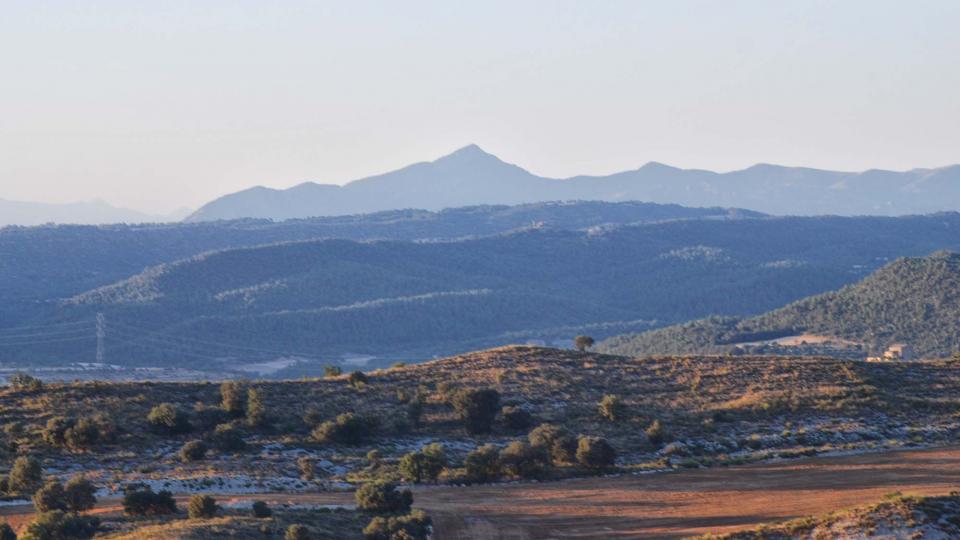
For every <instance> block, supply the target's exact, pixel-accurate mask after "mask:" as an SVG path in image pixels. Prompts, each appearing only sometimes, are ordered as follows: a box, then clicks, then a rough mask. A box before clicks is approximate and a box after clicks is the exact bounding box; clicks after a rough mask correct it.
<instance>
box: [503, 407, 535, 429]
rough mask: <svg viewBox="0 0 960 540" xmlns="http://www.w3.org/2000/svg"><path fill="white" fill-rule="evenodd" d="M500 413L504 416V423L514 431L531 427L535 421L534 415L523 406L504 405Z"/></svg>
mask: <svg viewBox="0 0 960 540" xmlns="http://www.w3.org/2000/svg"><path fill="white" fill-rule="evenodd" d="M500 415H501V416H503V423H504V424H505V425H506V426H507V429H511V430H514V431H523V430H527V429H530V427H531V426H533V424H534V423H535V420H534V418H533V415H532V414H530V412H529V411H527V410H526V409H523V408H521V407H510V406H508V407H504V408H503V409H502V410H501V411H500Z"/></svg>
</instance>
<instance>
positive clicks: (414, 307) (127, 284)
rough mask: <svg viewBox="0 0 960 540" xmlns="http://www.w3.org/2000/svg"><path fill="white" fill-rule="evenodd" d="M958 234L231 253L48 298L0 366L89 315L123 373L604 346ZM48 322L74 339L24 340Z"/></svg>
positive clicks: (731, 310)
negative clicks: (599, 342)
mask: <svg viewBox="0 0 960 540" xmlns="http://www.w3.org/2000/svg"><path fill="white" fill-rule="evenodd" d="M957 227H960V215H958V214H943V215H936V216H925V217H908V218H762V219H744V220H685V221H672V222H664V223H655V224H645V225H637V226H628V227H617V228H612V229H604V230H589V231H567V230H556V229H531V230H524V231H520V232H515V233H511V234H503V235H495V236H489V237H482V238H474V239H469V240H458V241H448V242H397V241H378V242H355V241H348V240H311V241H301V242H292V243H279V244H271V245H265V246H258V247H249V248H237V249H228V250H221V251H214V252H209V253H205V254H202V255H198V256H194V257H191V258H188V259H183V260H181V261H178V262H175V263H166V264H162V265H158V266H155V267H151V268H149V269H147V270H146V271H144V272H141V273H139V274H136V275H134V276H132V277H130V278H128V279H126V280H122V281H119V282H116V283H114V284H112V285H108V286H104V287H100V288H97V289H93V290H90V291H87V292H85V293H82V294H78V295H75V296H73V297H71V298H70V299H69V300H67V301H60V302H58V303H49V304H45V305H44V306H43V307H42V310H41V311H42V316H38V317H35V318H34V319H32V320H30V321H27V322H25V323H24V324H30V325H35V326H40V327H41V328H42V329H44V330H42V331H41V332H37V333H35V334H34V335H32V336H31V334H30V333H26V335H27V336H30V337H24V338H10V339H7V338H6V336H7V335H9V332H11V330H8V331H7V333H0V347H2V349H0V356H2V357H3V358H5V359H7V360H8V361H10V362H35V363H36V362H64V361H89V360H90V359H92V358H93V357H94V351H95V346H96V341H95V339H94V338H93V336H94V333H93V329H92V326H91V327H87V326H84V325H92V321H93V320H94V318H95V317H96V314H97V313H103V314H104V315H105V316H106V319H107V326H108V329H109V330H108V333H107V338H106V350H107V351H108V360H109V361H110V362H112V363H122V364H133V365H144V364H149V365H156V364H158V363H161V364H180V365H184V364H189V365H212V364H211V363H219V364H218V365H222V364H223V363H226V364H227V365H233V364H236V363H238V362H252V361H263V360H270V359H275V358H277V357H283V356H300V357H305V358H313V359H318V360H319V359H330V358H337V357H340V356H341V355H348V354H359V355H374V356H377V357H378V358H381V359H383V360H384V361H386V359H387V358H396V357H401V358H404V359H410V358H424V357H430V356H433V355H437V354H445V353H454V352H459V351H464V350H470V349H476V348H479V347H484V346H492V345H499V344H506V343H518V342H521V343H522V342H525V341H527V340H544V341H546V342H549V343H555V342H557V340H561V339H569V338H570V337H571V336H573V335H575V334H577V333H589V334H592V335H594V336H595V337H597V338H604V337H607V336H610V335H615V334H622V333H626V332H635V331H637V330H643V329H646V328H650V327H651V326H654V327H656V326H666V325H669V324H676V323H679V322H682V321H687V320H691V319H697V318H701V317H704V316H707V315H709V314H712V313H725V314H730V315H735V316H750V315H754V314H757V313H763V312H765V311H768V310H770V309H773V308H776V307H778V306H782V305H784V304H786V303H788V302H791V301H794V300H797V299H799V298H803V297H806V296H810V295H812V294H817V293H820V292H823V291H827V290H831V289H836V288H839V287H841V286H843V285H846V284H849V283H852V282H854V281H856V280H858V279H860V278H862V277H864V276H865V275H867V274H868V273H869V272H871V271H872V270H874V269H876V268H877V267H879V266H880V265H881V264H883V263H884V262H886V261H888V260H890V259H893V258H895V257H898V256H902V255H911V256H917V255H926V254H928V253H931V252H933V251H935V250H937V249H944V248H947V249H960V239H958V237H957V236H956V234H955V232H954V231H956V229H957ZM71 325H77V326H76V327H74V326H71ZM61 327H62V328H69V329H70V330H71V332H64V335H63V336H60V335H57V336H39V337H38V336H37V334H41V333H42V332H45V331H46V330H45V329H47V328H61ZM85 328H86V329H87V330H84V329H85ZM73 332H75V333H73ZM85 332H86V333H85ZM41 337H51V338H52V337H64V338H67V339H66V340H65V341H63V342H61V341H60V340H59V339H41Z"/></svg>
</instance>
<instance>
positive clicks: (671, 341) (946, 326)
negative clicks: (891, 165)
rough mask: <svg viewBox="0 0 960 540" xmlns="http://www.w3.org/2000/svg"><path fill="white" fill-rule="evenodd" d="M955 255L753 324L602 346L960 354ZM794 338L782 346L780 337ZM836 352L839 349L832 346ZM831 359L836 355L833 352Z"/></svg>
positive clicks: (880, 273)
mask: <svg viewBox="0 0 960 540" xmlns="http://www.w3.org/2000/svg"><path fill="white" fill-rule="evenodd" d="M958 321H960V255H958V254H957V253H950V252H940V253H935V254H932V255H930V256H928V257H922V258H910V257H904V258H900V259H897V260H895V261H893V262H891V263H890V264H888V265H886V266H884V267H882V268H880V269H879V270H877V271H876V272H874V273H873V274H871V275H869V276H868V277H866V278H864V279H863V280H861V281H859V282H857V283H855V284H852V285H849V286H846V287H844V288H842V289H840V290H838V291H832V292H827V293H824V294H820V295H816V296H813V297H810V298H805V299H802V300H799V301H796V302H793V303H791V304H789V305H787V306H785V307H782V308H780V309H777V310H774V311H771V312H768V313H764V314H762V315H758V316H755V317H749V318H740V317H711V318H707V319H703V320H699V321H693V322H688V323H684V324H680V325H676V326H671V327H667V328H660V329H657V330H652V331H649V332H645V333H641V334H634V335H624V336H617V337H614V338H611V339H609V340H607V341H604V342H602V343H600V344H599V348H600V350H602V351H605V352H610V353H616V354H631V355H649V354H693V353H731V352H739V353H756V352H768V353H770V352H775V353H778V354H797V353H798V352H802V351H803V350H809V351H812V352H814V353H820V352H823V350H822V349H820V348H819V347H817V346H816V342H817V341H819V340H820V339H822V338H829V342H833V343H837V344H839V345H840V348H847V349H851V350H850V351H849V352H850V353H852V354H854V355H855V356H859V357H861V358H862V357H863V356H866V355H867V354H874V355H879V354H880V353H881V352H882V351H883V350H884V349H885V348H887V347H889V346H891V345H893V344H895V343H905V344H908V345H910V346H911V347H912V348H913V349H914V350H915V351H916V353H917V354H919V355H921V356H927V357H930V356H934V357H946V356H949V355H951V354H953V353H955V352H956V351H957V350H960V327H958V326H957V322H958ZM791 336H801V338H802V341H800V340H798V339H797V338H794V339H792V340H790V342H792V343H793V344H790V345H785V344H784V343H785V342H784V340H783V338H787V337H791ZM834 348H836V347H834ZM831 352H835V351H831Z"/></svg>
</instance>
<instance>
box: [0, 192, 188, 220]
mask: <svg viewBox="0 0 960 540" xmlns="http://www.w3.org/2000/svg"><path fill="white" fill-rule="evenodd" d="M187 213H189V211H188V210H182V211H177V212H174V213H172V214H168V215H153V214H146V213H143V212H138V211H136V210H130V209H128V208H118V207H116V206H112V205H110V204H107V203H105V202H103V201H86V202H77V203H65V204H50V203H39V202H27V201H9V200H5V199H0V227H5V226H8V225H21V226H25V227H29V226H35V225H43V224H45V223H58V224H68V225H100V224H104V223H158V222H162V221H177V220H179V219H182V218H183V217H184V216H185V215H186V214H187Z"/></svg>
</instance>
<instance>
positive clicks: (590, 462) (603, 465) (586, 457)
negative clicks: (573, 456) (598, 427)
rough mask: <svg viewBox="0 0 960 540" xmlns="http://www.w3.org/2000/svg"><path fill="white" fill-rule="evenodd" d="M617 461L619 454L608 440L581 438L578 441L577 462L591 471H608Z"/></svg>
mask: <svg viewBox="0 0 960 540" xmlns="http://www.w3.org/2000/svg"><path fill="white" fill-rule="evenodd" d="M616 460H617V453H616V451H615V450H614V449H613V447H612V446H610V443H608V442H607V441H606V439H601V438H600V437H586V436H581V437H580V439H579V440H578V441H577V462H578V463H580V464H581V465H583V466H584V467H587V468H590V469H608V468H610V467H613V464H614V462H615V461H616Z"/></svg>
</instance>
